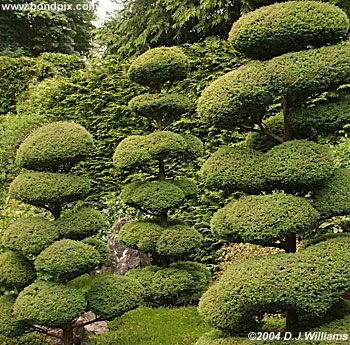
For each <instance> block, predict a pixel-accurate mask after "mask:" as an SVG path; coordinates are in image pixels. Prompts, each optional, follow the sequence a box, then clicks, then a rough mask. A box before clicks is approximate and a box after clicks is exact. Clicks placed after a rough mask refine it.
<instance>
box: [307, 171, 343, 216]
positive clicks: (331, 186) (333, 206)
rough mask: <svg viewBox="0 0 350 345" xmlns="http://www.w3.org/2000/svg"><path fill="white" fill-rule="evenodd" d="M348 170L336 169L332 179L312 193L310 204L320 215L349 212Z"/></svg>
mask: <svg viewBox="0 0 350 345" xmlns="http://www.w3.org/2000/svg"><path fill="white" fill-rule="evenodd" d="M349 182H350V170H348V169H338V170H336V172H335V174H334V176H333V178H332V179H330V180H329V181H327V183H326V184H325V185H324V186H323V188H321V189H318V190H316V191H315V192H314V193H313V203H312V205H313V206H314V208H315V209H316V210H318V211H319V212H320V214H321V216H322V217H324V218H328V217H330V216H336V215H345V214H348V213H349V212H350V194H349Z"/></svg>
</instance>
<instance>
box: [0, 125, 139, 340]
mask: <svg viewBox="0 0 350 345" xmlns="http://www.w3.org/2000/svg"><path fill="white" fill-rule="evenodd" d="M93 149H94V145H93V140H92V137H91V135H90V134H89V133H88V132H87V131H86V130H85V129H84V128H83V127H81V126H80V125H78V124H74V123H64V122H58V123H53V124H49V125H46V126H43V127H41V128H39V129H37V130H36V131H34V132H33V133H32V134H31V135H30V136H29V137H28V138H27V139H26V140H25V141H24V142H23V143H22V145H21V146H20V147H19V149H18V152H17V157H16V162H17V164H18V165H19V166H20V167H21V168H23V170H22V172H21V174H20V175H19V176H17V177H16V178H15V179H14V181H13V182H12V184H11V186H10V192H9V194H10V197H11V198H14V199H17V200H20V201H22V202H25V203H28V204H31V205H34V206H37V207H41V208H44V209H46V210H47V211H49V212H50V213H51V214H52V219H48V218H46V217H43V216H36V217H33V218H22V219H19V220H18V221H16V222H15V223H13V224H12V225H11V226H10V227H9V228H8V229H7V230H6V231H5V232H4V233H3V235H2V238H1V242H2V245H3V247H4V248H5V249H4V251H3V252H2V253H1V254H0V286H1V291H2V293H3V295H2V296H0V304H1V309H2V311H6V312H2V315H1V317H0V334H1V335H3V336H5V337H8V338H13V337H16V336H18V335H21V334H23V333H26V332H31V331H37V332H41V333H46V334H49V335H52V336H56V337H57V333H52V332H51V330H52V329H55V328H60V329H62V339H63V342H64V344H65V345H72V344H73V340H74V339H73V330H74V329H75V328H78V327H79V328H82V327H83V326H84V324H83V323H81V322H78V321H77V319H78V317H79V316H80V315H81V314H82V313H84V312H85V311H87V310H91V311H93V312H94V313H95V314H97V315H98V316H97V318H98V319H99V320H101V319H110V318H114V317H117V316H119V315H121V314H123V313H124V312H126V311H128V310H130V309H133V308H136V307H137V306H138V304H139V303H140V302H141V297H142V287H141V286H140V285H139V284H138V283H137V282H133V281H130V280H129V279H127V278H125V277H120V276H113V275H101V276H98V277H97V278H95V280H94V282H93V284H92V287H91V289H90V290H89V291H88V292H83V291H81V290H80V289H79V288H78V287H76V285H75V284H74V279H75V278H77V277H79V276H80V275H82V274H85V273H89V272H91V271H92V270H94V269H95V268H97V267H98V266H100V265H101V264H102V263H104V262H105V261H106V259H107V256H108V251H107V248H106V245H105V244H104V242H102V241H101V240H99V239H97V238H96V237H95V235H97V233H98V232H99V231H101V230H102V229H104V228H105V227H106V221H105V219H104V217H103V216H102V214H101V213H100V212H99V211H97V210H94V209H92V208H88V207H86V206H81V207H77V206H76V205H74V203H76V202H77V201H79V200H84V199H85V198H86V197H87V196H88V195H89V191H90V185H91V182H90V181H89V180H88V179H87V178H85V177H82V176H77V175H75V174H74V173H72V168H73V167H74V166H75V165H76V164H77V163H79V162H81V161H83V160H86V159H87V158H88V156H89V155H90V154H91V152H92V150H93ZM92 322H93V320H92Z"/></svg>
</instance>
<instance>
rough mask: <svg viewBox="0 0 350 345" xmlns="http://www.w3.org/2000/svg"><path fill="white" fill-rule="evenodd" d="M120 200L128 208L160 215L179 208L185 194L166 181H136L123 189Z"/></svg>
mask: <svg viewBox="0 0 350 345" xmlns="http://www.w3.org/2000/svg"><path fill="white" fill-rule="evenodd" d="M120 198H121V200H122V201H123V202H125V203H126V204H128V205H130V206H133V207H137V208H139V209H141V210H145V211H147V212H149V213H152V214H161V213H162V212H164V211H167V210H169V209H173V208H175V207H176V206H179V205H180V204H181V202H182V201H183V200H184V198H185V193H184V192H183V191H182V189H181V188H179V187H177V186H176V185H175V184H173V183H171V182H168V181H163V182H158V181H152V182H140V181H136V182H132V183H131V184H129V185H127V186H126V187H125V188H124V190H123V191H122V193H121V195H120Z"/></svg>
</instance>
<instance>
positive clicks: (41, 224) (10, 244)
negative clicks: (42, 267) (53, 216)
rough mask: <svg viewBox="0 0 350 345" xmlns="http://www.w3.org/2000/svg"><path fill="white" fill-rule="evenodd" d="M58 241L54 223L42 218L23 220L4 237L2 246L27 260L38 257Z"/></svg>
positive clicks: (15, 224) (18, 221)
mask: <svg viewBox="0 0 350 345" xmlns="http://www.w3.org/2000/svg"><path fill="white" fill-rule="evenodd" d="M57 239H58V229H57V226H56V224H55V223H54V222H52V221H49V220H48V219H45V218H42V217H33V218H21V219H19V220H17V221H16V222H15V223H13V224H11V225H10V226H9V228H8V229H7V230H6V231H5V232H4V234H3V235H2V239H1V240H2V244H3V246H5V247H6V248H9V249H11V250H14V251H17V252H19V253H21V254H23V255H25V256H26V257H27V258H32V257H33V256H36V255H38V254H39V253H40V252H41V251H43V250H44V249H45V248H47V247H48V246H49V245H50V244H52V243H53V242H54V241H56V240H57Z"/></svg>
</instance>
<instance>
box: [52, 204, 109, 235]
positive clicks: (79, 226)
mask: <svg viewBox="0 0 350 345" xmlns="http://www.w3.org/2000/svg"><path fill="white" fill-rule="evenodd" d="M56 225H57V228H58V231H59V233H60V236H61V237H63V238H68V239H72V240H83V239H84V238H86V237H90V236H94V235H96V234H98V233H99V232H101V231H102V230H104V229H105V228H106V226H107V221H106V219H105V218H104V216H103V215H102V214H101V212H99V211H97V210H95V209H92V208H88V207H80V208H78V209H67V210H64V211H63V212H62V215H61V217H60V218H59V219H58V220H57V221H56Z"/></svg>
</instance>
